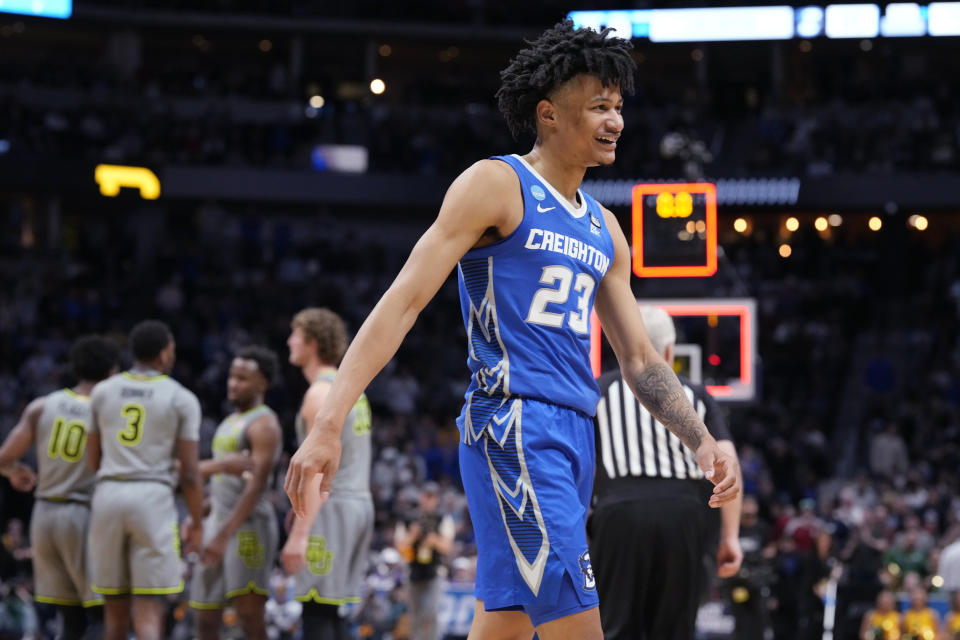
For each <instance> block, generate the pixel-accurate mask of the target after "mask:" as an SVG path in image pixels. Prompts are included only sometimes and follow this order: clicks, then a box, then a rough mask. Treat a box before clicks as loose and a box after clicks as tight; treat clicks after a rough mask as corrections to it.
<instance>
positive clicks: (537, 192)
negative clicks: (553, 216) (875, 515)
mask: <svg viewBox="0 0 960 640" xmlns="http://www.w3.org/2000/svg"><path fill="white" fill-rule="evenodd" d="M530 193H532V194H533V197H534V198H536V199H537V200H543V199H544V198H546V197H547V192H546V191H544V190H543V187H541V186H540V185H538V184H535V185H532V186H531V187H530Z"/></svg>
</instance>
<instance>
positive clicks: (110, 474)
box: [90, 371, 200, 487]
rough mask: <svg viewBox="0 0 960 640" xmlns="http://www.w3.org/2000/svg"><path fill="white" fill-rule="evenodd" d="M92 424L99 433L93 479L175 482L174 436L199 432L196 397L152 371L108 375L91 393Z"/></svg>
mask: <svg viewBox="0 0 960 640" xmlns="http://www.w3.org/2000/svg"><path fill="white" fill-rule="evenodd" d="M90 404H91V409H92V412H93V419H92V420H91V428H92V429H95V430H96V431H98V432H99V433H100V449H101V452H102V454H101V458H100V470H99V471H98V472H97V479H98V480H154V481H158V482H163V483H164V484H167V485H170V486H171V487H172V486H174V485H175V484H176V480H175V473H174V465H173V461H174V459H175V458H176V456H177V440H198V439H199V437H200V402H199V401H198V400H197V396H195V395H194V394H193V393H192V392H190V391H189V390H187V389H186V388H185V387H184V386H183V385H181V384H180V383H179V382H177V381H176V380H173V379H172V378H169V377H168V376H165V375H161V374H160V373H158V372H156V371H127V372H124V373H119V374H117V375H115V376H112V377H110V378H108V379H106V380H104V381H103V382H101V383H100V384H98V385H97V386H96V387H94V388H93V393H92V394H91V395H90Z"/></svg>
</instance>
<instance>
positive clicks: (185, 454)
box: [176, 439, 204, 550]
mask: <svg viewBox="0 0 960 640" xmlns="http://www.w3.org/2000/svg"><path fill="white" fill-rule="evenodd" d="M199 449H200V443H198V442H197V441H196V440H184V439H178V440H177V458H176V459H177V460H178V461H179V463H180V491H181V492H183V499H184V502H186V503H187V509H188V510H189V511H190V524H189V527H188V530H187V545H188V547H189V548H190V549H192V550H197V549H199V548H200V546H201V544H202V542H203V499H204V495H203V477H202V476H201V475H200V468H199V467H200V465H199V461H198V459H197V458H198V453H199Z"/></svg>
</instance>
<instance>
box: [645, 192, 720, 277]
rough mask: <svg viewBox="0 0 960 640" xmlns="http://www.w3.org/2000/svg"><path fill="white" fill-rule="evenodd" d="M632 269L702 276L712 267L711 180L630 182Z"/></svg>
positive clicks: (714, 218) (713, 204) (714, 200)
mask: <svg viewBox="0 0 960 640" xmlns="http://www.w3.org/2000/svg"><path fill="white" fill-rule="evenodd" d="M633 272H634V273H635V274H636V275H637V276H638V277H641V278H651V277H687V278H690V277H701V278H702V277H709V276H712V275H713V274H714V273H716V272H717V187H716V185H714V184H711V183H709V182H689V183H663V184H638V185H635V186H634V187H633Z"/></svg>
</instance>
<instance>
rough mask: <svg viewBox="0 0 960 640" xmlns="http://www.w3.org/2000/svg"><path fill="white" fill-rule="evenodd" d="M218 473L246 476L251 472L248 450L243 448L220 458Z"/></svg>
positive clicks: (251, 459) (251, 464)
mask: <svg viewBox="0 0 960 640" xmlns="http://www.w3.org/2000/svg"><path fill="white" fill-rule="evenodd" d="M219 462H220V465H219V466H220V473H225V474H227V475H228V476H243V477H244V478H247V476H248V475H250V474H251V473H253V458H251V457H250V451H249V450H247V449H244V450H243V452H241V453H228V454H227V455H225V456H224V457H222V458H220V461H219Z"/></svg>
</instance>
